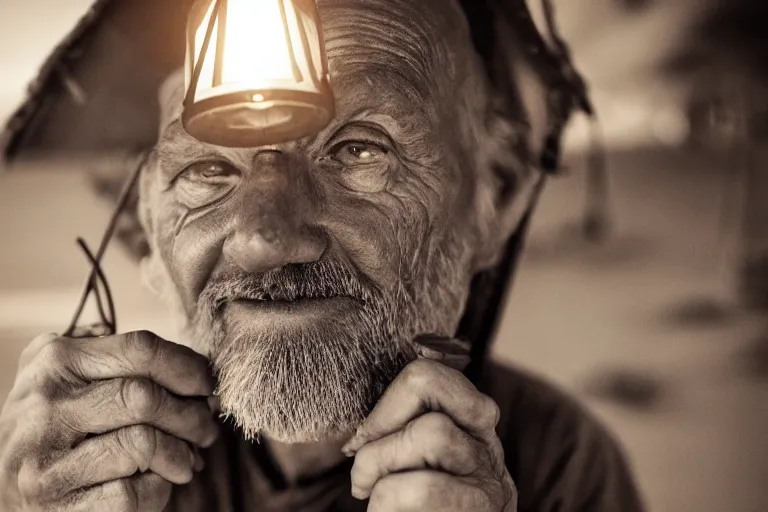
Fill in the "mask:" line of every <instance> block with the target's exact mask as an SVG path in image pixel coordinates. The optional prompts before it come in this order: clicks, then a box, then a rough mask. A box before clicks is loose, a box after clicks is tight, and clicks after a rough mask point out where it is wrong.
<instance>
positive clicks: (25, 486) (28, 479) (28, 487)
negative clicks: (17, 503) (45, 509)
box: [17, 463, 43, 503]
mask: <svg viewBox="0 0 768 512" xmlns="http://www.w3.org/2000/svg"><path fill="white" fill-rule="evenodd" d="M42 482H43V478H42V471H40V469H39V468H38V467H37V465H36V464H32V463H24V464H22V465H21V467H20V468H19V473H18V475H17V486H18V489H19V494H21V496H22V497H23V498H24V500H25V501H27V502H32V503H35V502H37V500H38V498H39V497H40V496H41V495H42V491H43V489H42Z"/></svg>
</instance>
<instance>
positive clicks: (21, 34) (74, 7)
mask: <svg viewBox="0 0 768 512" xmlns="http://www.w3.org/2000/svg"><path fill="white" fill-rule="evenodd" d="M90 5H91V0H0V77H2V79H0V119H5V118H6V117H7V116H8V115H9V114H10V113H11V111H12V110H13V109H14V108H16V106H17V105H18V104H19V103H20V102H21V100H22V98H23V96H24V91H25V89H26V87H27V84H28V83H29V82H30V81H31V80H32V79H33V78H34V77H35V75H36V74H37V71H38V69H39V67H40V65H41V64H42V62H43V60H45V58H46V57H47V56H48V55H49V54H50V52H51V50H52V49H53V48H54V46H55V45H56V44H57V43H58V42H59V41H60V40H61V39H62V38H63V37H64V36H65V35H66V34H67V33H68V32H69V31H70V30H71V29H72V28H73V27H74V26H75V24H76V23H77V20H78V19H79V18H80V17H81V16H82V15H83V14H85V12H86V11H87V10H88V7H89V6H90Z"/></svg>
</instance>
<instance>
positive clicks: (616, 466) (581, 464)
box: [478, 363, 643, 512]
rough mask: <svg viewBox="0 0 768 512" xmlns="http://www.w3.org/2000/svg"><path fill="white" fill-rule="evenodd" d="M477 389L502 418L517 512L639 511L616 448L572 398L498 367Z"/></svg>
mask: <svg viewBox="0 0 768 512" xmlns="http://www.w3.org/2000/svg"><path fill="white" fill-rule="evenodd" d="M478 387H479V388H480V389H481V390H482V391H483V392H485V393H487V394H488V395H490V396H491V397H492V398H493V399H494V400H495V401H496V403H497V404H498V405H499V409H500V410H501V419H500V421H499V426H498V434H499V437H500V439H501V441H502V444H503V445H504V451H505V458H506V463H507V469H508V470H509V472H510V474H511V476H512V478H513V479H514V481H515V484H516V485H517V488H518V493H519V511H520V512H533V511H536V512H549V511H552V512H554V511H558V512H582V511H583V512H586V511H589V512H608V511H618V510H621V511H622V512H640V511H642V510H643V507H642V505H641V501H640V498H639V495H638V492H637V488H636V485H635V482H634V479H633V478H632V475H631V472H630V470H629V467H628V465H627V462H626V458H625V456H624V454H623V452H622V449H621V447H620V446H619V444H618V443H617V441H616V440H615V439H614V438H613V436H612V435H611V434H610V433H609V432H608V431H607V430H606V429H605V428H604V427H603V426H602V425H601V424H600V423H599V422H598V421H597V420H596V419H595V418H594V417H593V416H592V415H591V414H590V413H589V412H588V411H586V409H585V408H584V407H583V406H582V405H580V404H579V403H578V402H577V401H576V400H575V399H574V398H572V397H570V396H569V395H568V394H567V393H565V392H563V391H561V390H559V389H557V388H556V387H555V386H553V385H552V384H550V383H547V382H546V381H544V380H543V379H541V378H539V377H536V376H534V375H532V374H530V373H527V372H525V371H523V370H520V369H517V368H514V367H512V366H509V365H503V364H499V363H491V364H489V365H488V367H487V369H486V371H485V372H484V373H483V378H482V379H481V381H480V382H479V385H478Z"/></svg>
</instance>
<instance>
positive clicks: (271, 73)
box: [182, 0, 334, 147]
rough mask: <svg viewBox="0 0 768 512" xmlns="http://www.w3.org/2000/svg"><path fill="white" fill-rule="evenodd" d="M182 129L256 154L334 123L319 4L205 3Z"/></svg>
mask: <svg viewBox="0 0 768 512" xmlns="http://www.w3.org/2000/svg"><path fill="white" fill-rule="evenodd" d="M186 86H187V94H186V97H185V100H184V112H183V115H182V122H183V124H184V127H185V129H186V130H187V132H188V133H189V134H190V135H192V136H193V137H195V138H196V139H198V140H200V141H203V142H208V143H211V144H216V145H220V146H229V147H256V146H265V145H271V144H278V143H281V142H286V141H289V140H295V139H300V138H302V137H306V136H309V135H312V134H315V133H317V132H319V131H320V130H321V129H322V128H324V127H325V126H326V125H328V123H330V121H331V120H332V119H333V116H334V98H333V92H332V91H331V88H330V84H329V79H328V64H327V59H326V55H325V47H324V42H323V31H322V27H321V25H320V17H319V14H318V10H317V5H316V4H315V0H213V1H211V0H201V1H199V2H197V3H196V4H195V5H194V6H193V8H192V11H191V12H190V15H189V21H188V26H187V56H186Z"/></svg>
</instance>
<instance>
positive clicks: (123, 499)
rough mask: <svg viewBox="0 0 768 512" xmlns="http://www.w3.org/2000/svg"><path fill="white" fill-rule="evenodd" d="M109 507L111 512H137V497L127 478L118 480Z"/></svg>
mask: <svg viewBox="0 0 768 512" xmlns="http://www.w3.org/2000/svg"><path fill="white" fill-rule="evenodd" d="M115 485H116V487H117V489H116V492H115V495H114V499H113V500H112V501H113V503H112V504H111V505H112V506H111V507H110V509H111V510H112V512H139V497H138V495H137V493H136V489H134V488H133V484H132V483H131V481H130V480H128V479H122V480H118V481H117V482H116V483H115Z"/></svg>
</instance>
